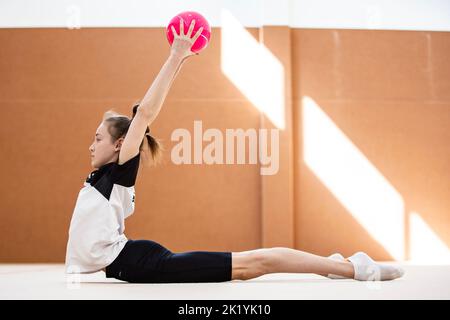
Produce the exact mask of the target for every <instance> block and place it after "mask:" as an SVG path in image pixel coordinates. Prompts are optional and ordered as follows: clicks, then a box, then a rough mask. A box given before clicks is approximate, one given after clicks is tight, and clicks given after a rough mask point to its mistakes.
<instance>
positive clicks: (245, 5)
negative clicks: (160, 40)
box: [0, 0, 450, 31]
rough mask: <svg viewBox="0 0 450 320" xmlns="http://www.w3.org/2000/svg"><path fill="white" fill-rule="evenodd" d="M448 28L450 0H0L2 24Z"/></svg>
mask: <svg viewBox="0 0 450 320" xmlns="http://www.w3.org/2000/svg"><path fill="white" fill-rule="evenodd" d="M222 9H227V10H229V11H230V12H231V13H232V14H233V15H234V16H235V17H236V18H237V19H238V20H239V21H240V22H241V23H242V24H243V25H244V26H248V27H255V26H261V25H289V26H291V27H295V28H340V29H391V30H435V31H450V0H0V27H4V28H9V27H14V28H16V27H19V28H20V27H63V28H64V27H68V28H73V27H161V26H165V25H166V24H167V22H168V21H169V20H170V19H171V18H172V17H173V16H174V15H175V14H177V13H178V12H181V11H185V10H194V11H198V12H201V13H202V14H203V15H204V16H206V17H207V19H208V20H209V21H210V23H211V25H212V26H220V25H221V10H222Z"/></svg>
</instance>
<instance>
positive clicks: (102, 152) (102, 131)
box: [89, 122, 120, 169]
mask: <svg viewBox="0 0 450 320" xmlns="http://www.w3.org/2000/svg"><path fill="white" fill-rule="evenodd" d="M119 140H120V139H119ZM119 140H118V141H116V142H115V143H112V137H111V135H110V134H109V132H108V127H107V126H106V124H105V123H104V122H102V123H101V124H100V125H99V126H98V128H97V131H96V132H95V136H94V142H93V143H92V144H91V145H90V147H89V152H90V156H91V165H92V167H93V168H95V169H98V168H100V167H101V166H102V165H104V164H107V163H109V162H114V161H116V160H117V158H118V154H119V151H120V141H119Z"/></svg>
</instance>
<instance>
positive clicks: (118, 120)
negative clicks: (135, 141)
mask: <svg viewBox="0 0 450 320" xmlns="http://www.w3.org/2000/svg"><path fill="white" fill-rule="evenodd" d="M138 108H139V103H136V104H134V105H133V115H132V117H131V118H129V117H127V116H125V115H121V114H119V113H117V112H116V111H114V110H111V109H110V110H108V111H106V112H105V113H104V115H103V120H102V121H103V122H104V123H105V124H106V127H107V129H108V132H109V134H110V135H111V142H112V143H114V142H116V141H117V140H118V139H119V138H122V137H124V136H125V135H126V134H127V132H128V129H129V128H130V124H131V122H132V121H133V118H134V117H135V115H136V112H137V109H138ZM162 151H163V148H162V145H161V142H160V140H158V139H156V138H154V137H153V136H152V135H151V134H150V129H149V127H147V129H146V130H145V135H144V138H143V139H142V142H141V144H140V146H139V152H140V153H141V154H144V156H145V158H146V163H147V164H148V165H150V164H153V165H156V164H158V163H160V162H161V158H162ZM149 153H150V157H149V156H148V154H149ZM149 159H151V161H149Z"/></svg>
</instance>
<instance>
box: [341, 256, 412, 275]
mask: <svg viewBox="0 0 450 320" xmlns="http://www.w3.org/2000/svg"><path fill="white" fill-rule="evenodd" d="M348 260H349V261H350V262H351V263H352V264H353V268H354V271H355V276H354V279H355V280H361V281H370V280H372V281H380V280H381V281H383V280H394V279H396V278H400V277H401V276H403V274H404V273H405V271H404V270H403V269H402V268H401V267H397V266H391V265H383V264H379V263H377V262H375V261H374V260H373V259H372V258H371V257H369V256H368V255H367V254H366V253H364V252H361V251H359V252H357V253H355V254H354V255H352V256H351V257H349V258H348Z"/></svg>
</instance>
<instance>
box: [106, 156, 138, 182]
mask: <svg viewBox="0 0 450 320" xmlns="http://www.w3.org/2000/svg"><path fill="white" fill-rule="evenodd" d="M139 160H140V153H138V154H137V155H136V156H134V157H133V158H131V159H129V160H128V161H127V162H125V163H122V164H118V163H114V165H113V167H112V169H111V180H112V183H115V184H119V185H121V186H124V187H132V186H134V184H135V182H136V177H137V173H138V169H139Z"/></svg>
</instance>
